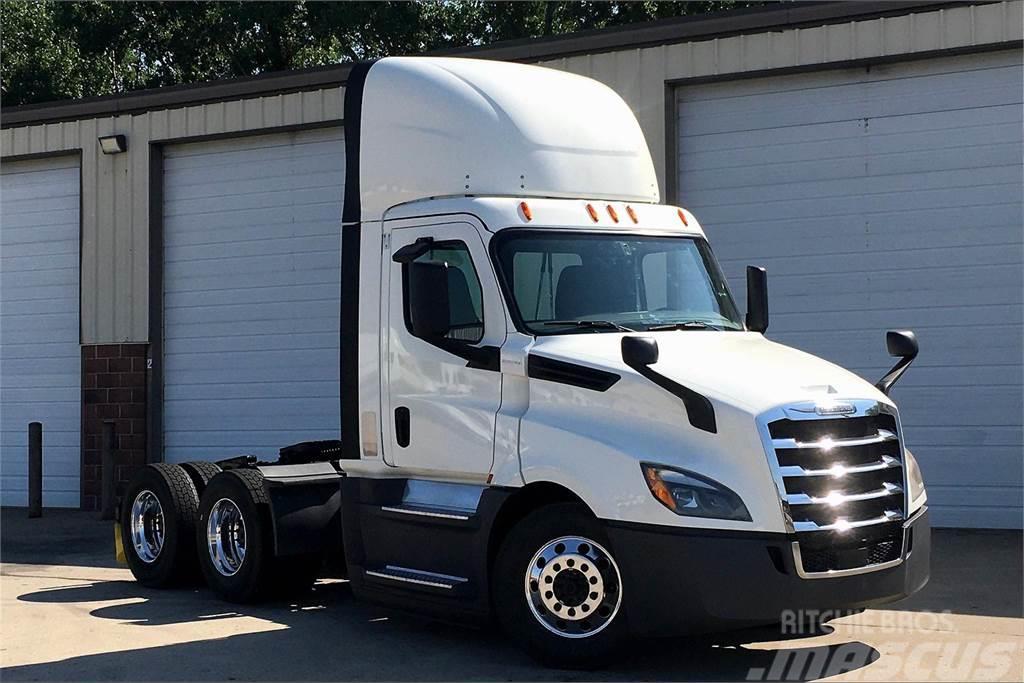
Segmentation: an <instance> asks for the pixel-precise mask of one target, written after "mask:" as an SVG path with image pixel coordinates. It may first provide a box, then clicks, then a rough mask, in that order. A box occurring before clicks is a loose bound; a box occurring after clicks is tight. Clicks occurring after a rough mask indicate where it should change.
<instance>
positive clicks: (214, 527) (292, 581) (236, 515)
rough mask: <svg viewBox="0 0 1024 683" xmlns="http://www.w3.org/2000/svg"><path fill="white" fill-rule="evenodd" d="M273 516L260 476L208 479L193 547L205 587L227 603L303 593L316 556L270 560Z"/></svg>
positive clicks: (229, 473) (235, 473)
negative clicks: (206, 585) (204, 579)
mask: <svg viewBox="0 0 1024 683" xmlns="http://www.w3.org/2000/svg"><path fill="white" fill-rule="evenodd" d="M273 524H274V520H273V516H272V512H271V508H270V498H269V497H268V496H267V492H266V490H265V489H264V487H263V475H262V474H260V473H259V472H258V471H256V470H247V469H235V470H226V471H223V472H220V473H219V474H217V475H215V476H214V477H213V478H212V479H210V482H209V484H208V485H207V486H206V490H205V491H204V492H203V496H202V499H201V501H200V504H199V521H198V523H197V524H196V530H195V539H196V541H195V543H196V552H197V554H198V555H199V566H200V568H201V569H202V572H203V576H204V577H205V578H206V583H207V584H208V585H209V586H210V588H212V589H213V590H214V592H216V593H217V595H219V596H220V597H222V598H223V599H225V600H228V601H230V602H239V603H248V602H259V601H260V600H265V599H268V598H275V597H281V596H285V595H293V594H296V593H300V592H303V591H306V590H309V588H310V586H312V585H313V582H314V581H315V580H316V577H317V573H318V572H319V570H320V564H321V562H320V560H321V558H320V556H319V555H287V556H284V557H276V556H275V555H274V536H273V534H274V529H273Z"/></svg>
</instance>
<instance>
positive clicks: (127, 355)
mask: <svg viewBox="0 0 1024 683" xmlns="http://www.w3.org/2000/svg"><path fill="white" fill-rule="evenodd" d="M146 348H147V344H103V345H97V346H83V347H82V509H84V510H98V509H99V504H100V487H101V483H100V482H101V472H100V447H101V441H100V440H101V438H102V436H101V435H102V428H103V423H104V422H105V421H107V420H110V421H112V422H113V423H114V425H115V427H114V435H115V436H114V448H115V453H114V460H115V462H116V463H117V468H116V470H115V471H116V477H117V482H118V486H117V491H118V493H119V494H120V492H121V491H122V490H123V488H124V485H125V482H126V481H127V480H128V478H129V477H130V476H131V473H132V472H133V471H134V470H135V468H137V467H139V466H141V465H144V464H145V462H146Z"/></svg>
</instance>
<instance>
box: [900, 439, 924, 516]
mask: <svg viewBox="0 0 1024 683" xmlns="http://www.w3.org/2000/svg"><path fill="white" fill-rule="evenodd" d="M904 452H905V453H906V454H907V489H908V491H907V493H908V496H907V497H908V498H909V499H910V512H911V513H913V512H915V511H916V510H917V509H918V508H919V507H921V506H922V505H924V503H925V501H926V500H928V494H927V493H926V492H925V490H924V477H922V476H921V467H920V466H919V465H918V464H917V458H915V457H914V454H913V453H911V452H910V451H907V450H905V451H904Z"/></svg>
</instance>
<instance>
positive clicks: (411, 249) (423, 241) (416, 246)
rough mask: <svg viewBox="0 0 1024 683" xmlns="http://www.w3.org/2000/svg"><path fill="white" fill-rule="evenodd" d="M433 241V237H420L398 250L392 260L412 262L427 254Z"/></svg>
mask: <svg viewBox="0 0 1024 683" xmlns="http://www.w3.org/2000/svg"><path fill="white" fill-rule="evenodd" d="M433 243H434V238H433V237H419V238H417V239H416V241H415V242H413V243H412V244H407V245H405V246H404V247H402V248H401V249H399V250H398V251H396V252H395V253H394V254H393V255H392V256H391V260H392V261H394V262H395V263H411V262H413V261H415V260H416V259H418V258H419V257H420V256H423V255H424V254H426V253H427V252H428V251H429V250H430V245H431V244H433Z"/></svg>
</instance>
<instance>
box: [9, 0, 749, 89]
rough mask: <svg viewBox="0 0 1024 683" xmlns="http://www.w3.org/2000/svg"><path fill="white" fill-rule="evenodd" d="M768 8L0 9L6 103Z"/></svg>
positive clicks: (443, 2)
mask: <svg viewBox="0 0 1024 683" xmlns="http://www.w3.org/2000/svg"><path fill="white" fill-rule="evenodd" d="M756 4H762V3H760V2H591V1H586V2H480V1H477V0H426V1H424V2H305V1H303V0H299V1H291V2H106V1H99V0H89V1H83V2H52V1H47V0H3V2H0V87H2V92H3V97H2V99H3V105H4V106H12V105H16V104H27V103H32V102H44V101H48V100H54V99H66V98H79V97H88V96H92V95H106V94H111V93H121V92H126V91H129V90H137V89H140V88H153V87H158V86H165V85H175V84H179V83H194V82H197V81H208V80H215V79H218V78H231V77H235V76H248V75H254V74H258V73H261V72H265V71H275V70H281V69H292V68H302V67H308V66H318V65H325V64H335V63H339V62H345V61H353V60H359V59H369V58H374V57H382V56H386V55H400V54H416V53H420V52H426V51H429V50H436V49H444V48H454V47H463V46H467V45H483V44H487V43H492V42H495V41H499V40H508V39H515V38H529V37H536V36H544V35H558V34H563V33H571V32H574V31H581V30H586V29H594V28H604V27H607V26H617V25H622V24H629V23H635V22H641V21H649V20H651V19H658V18H662V17H671V16H679V15H684V14H698V13H704V12H709V11H714V10H720V9H728V8H731V7H736V6H747V5H756Z"/></svg>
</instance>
